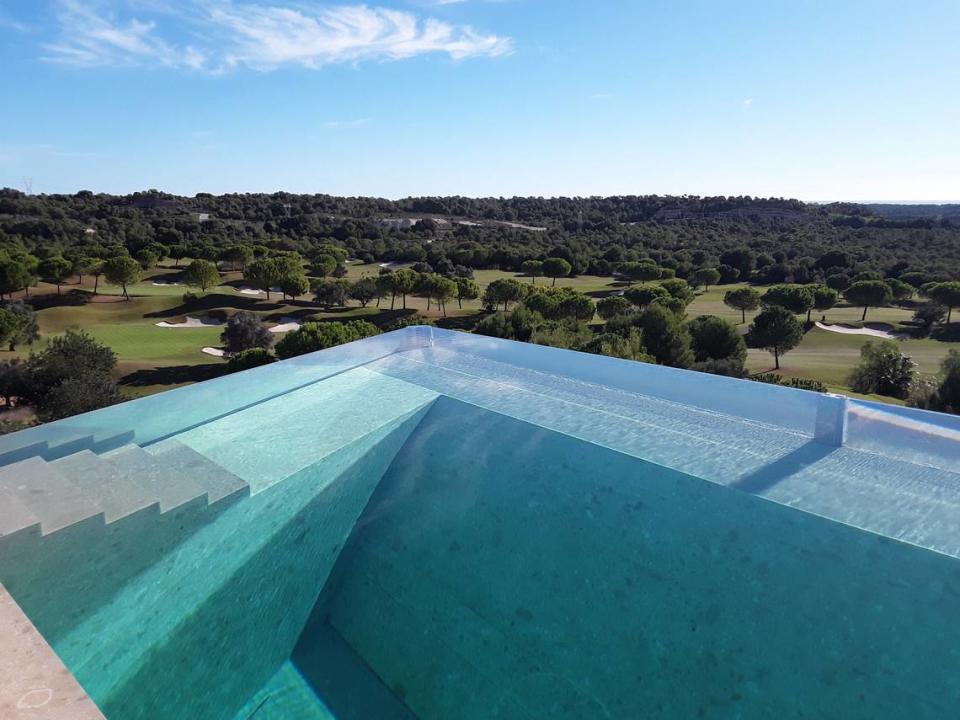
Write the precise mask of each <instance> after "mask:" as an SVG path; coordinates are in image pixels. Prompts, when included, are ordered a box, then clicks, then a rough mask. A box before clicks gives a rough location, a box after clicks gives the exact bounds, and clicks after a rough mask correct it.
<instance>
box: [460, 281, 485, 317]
mask: <svg viewBox="0 0 960 720" xmlns="http://www.w3.org/2000/svg"><path fill="white" fill-rule="evenodd" d="M455 282H456V283H457V306H458V307H459V308H460V309H461V310H462V309H463V301H464V300H476V299H477V298H478V297H480V286H479V285H477V283H475V282H474V281H473V280H471V279H469V278H465V277H458V278H457V279H456V281H455Z"/></svg>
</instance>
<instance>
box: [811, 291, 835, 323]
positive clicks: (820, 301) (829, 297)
mask: <svg viewBox="0 0 960 720" xmlns="http://www.w3.org/2000/svg"><path fill="white" fill-rule="evenodd" d="M810 290H811V292H813V307H814V309H816V311H817V312H821V313H822V312H825V311H826V310H829V309H830V308H832V307H833V306H834V305H836V304H837V300H839V299H840V293H838V292H837V291H836V290H834V289H833V288H831V287H827V286H826V285H811V286H810ZM807 322H810V313H809V312H807Z"/></svg>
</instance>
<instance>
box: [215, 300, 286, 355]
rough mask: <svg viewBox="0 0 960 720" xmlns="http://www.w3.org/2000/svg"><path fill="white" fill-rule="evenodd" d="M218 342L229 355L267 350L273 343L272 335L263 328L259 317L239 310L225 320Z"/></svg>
mask: <svg viewBox="0 0 960 720" xmlns="http://www.w3.org/2000/svg"><path fill="white" fill-rule="evenodd" d="M220 342H222V343H223V346H224V348H225V349H226V351H227V352H230V353H239V352H243V351H244V350H250V349H252V348H264V349H266V348H269V347H270V345H271V344H272V343H273V333H271V332H270V331H269V330H267V328H266V327H264V325H263V323H262V322H261V321H260V318H259V316H257V315H254V314H253V313H252V312H247V311H245V310H241V311H240V312H238V313H236V314H234V315H232V316H231V317H230V319H229V320H227V324H226V326H225V327H224V328H223V332H222V333H221V334H220Z"/></svg>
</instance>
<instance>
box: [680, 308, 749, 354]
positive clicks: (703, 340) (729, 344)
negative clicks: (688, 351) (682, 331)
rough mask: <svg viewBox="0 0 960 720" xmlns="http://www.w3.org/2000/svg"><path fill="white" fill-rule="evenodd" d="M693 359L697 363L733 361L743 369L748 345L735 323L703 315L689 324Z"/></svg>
mask: <svg viewBox="0 0 960 720" xmlns="http://www.w3.org/2000/svg"><path fill="white" fill-rule="evenodd" d="M687 329H688V330H689V331H690V338H691V348H692V349H693V357H694V360H696V361H697V362H705V361H707V360H728V359H729V360H733V361H735V362H738V363H739V364H740V366H741V367H743V363H744V361H745V360H746V359H747V344H746V342H744V340H743V336H742V335H741V334H740V333H739V332H737V328H736V326H735V325H733V323H731V322H729V321H728V320H724V319H723V318H719V317H716V316H715V315H701V316H700V317H697V318H694V319H693V320H691V321H690V322H689V323H688V324H687Z"/></svg>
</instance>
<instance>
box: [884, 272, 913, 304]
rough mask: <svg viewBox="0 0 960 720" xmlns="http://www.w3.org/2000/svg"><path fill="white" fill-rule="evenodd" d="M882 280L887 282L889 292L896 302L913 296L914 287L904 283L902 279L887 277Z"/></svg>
mask: <svg viewBox="0 0 960 720" xmlns="http://www.w3.org/2000/svg"><path fill="white" fill-rule="evenodd" d="M884 282H885V283H886V284H887V287H889V288H890V293H891V294H892V295H893V299H894V301H896V302H903V301H905V300H909V299H910V298H912V297H913V293H914V292H916V288H915V287H913V285H910V284H909V283H905V282H903V281H902V280H897V279H896V278H887V279H886V280H884Z"/></svg>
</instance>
